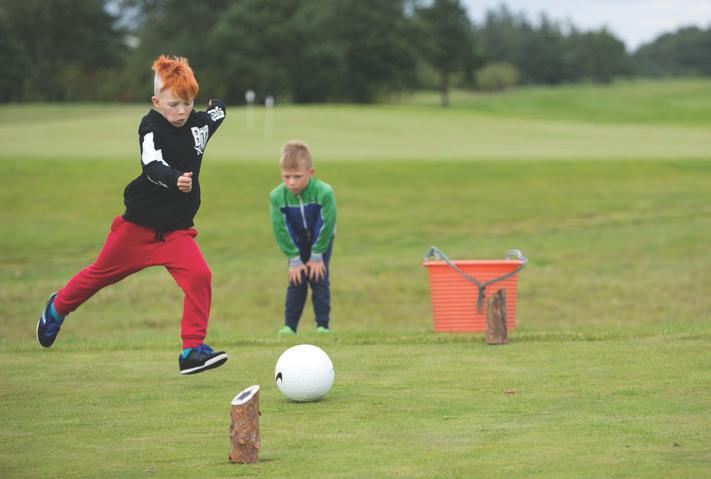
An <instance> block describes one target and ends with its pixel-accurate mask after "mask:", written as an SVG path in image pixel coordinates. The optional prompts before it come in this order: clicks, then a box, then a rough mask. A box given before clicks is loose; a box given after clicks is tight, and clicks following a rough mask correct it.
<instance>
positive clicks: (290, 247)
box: [269, 190, 302, 266]
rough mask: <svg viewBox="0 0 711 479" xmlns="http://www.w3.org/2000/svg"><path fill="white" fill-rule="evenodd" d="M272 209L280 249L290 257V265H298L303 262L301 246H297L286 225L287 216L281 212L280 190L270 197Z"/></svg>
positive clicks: (273, 225)
mask: <svg viewBox="0 0 711 479" xmlns="http://www.w3.org/2000/svg"><path fill="white" fill-rule="evenodd" d="M269 203H270V211H271V217H272V230H273V231H274V238H275V239H276V242H277V246H279V249H280V250H281V251H282V252H283V253H284V254H285V255H286V256H287V257H288V258H289V265H290V266H298V265H299V264H301V263H302V261H301V258H300V255H299V248H297V247H296V245H295V244H294V242H293V241H292V239H291V235H290V234H289V230H288V229H287V226H286V218H285V217H284V214H283V213H282V212H281V203H280V201H279V194H278V190H274V191H272V193H271V195H270V197H269Z"/></svg>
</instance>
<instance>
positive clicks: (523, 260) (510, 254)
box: [424, 246, 528, 313]
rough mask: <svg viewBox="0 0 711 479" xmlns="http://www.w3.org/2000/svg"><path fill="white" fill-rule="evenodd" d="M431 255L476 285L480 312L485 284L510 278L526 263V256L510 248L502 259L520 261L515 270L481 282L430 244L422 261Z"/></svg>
mask: <svg viewBox="0 0 711 479" xmlns="http://www.w3.org/2000/svg"><path fill="white" fill-rule="evenodd" d="M433 256H434V257H435V259H437V260H442V261H444V262H445V263H447V264H448V265H449V266H450V267H451V268H452V269H454V270H455V271H456V272H458V273H459V274H461V275H462V276H463V277H464V279H466V280H467V281H469V282H470V283H473V284H474V285H475V286H476V287H477V289H478V290H479V294H478V296H477V300H476V310H477V312H478V313H481V311H482V309H483V307H484V292H485V290H486V287H487V286H489V285H490V284H493V283H496V282H497V281H502V280H504V279H506V278H510V277H511V276H513V275H515V274H518V273H519V272H520V271H521V270H523V268H525V267H526V264H528V258H526V257H525V256H524V255H523V254H522V253H521V251H520V250H517V249H510V250H508V251H507V252H506V254H505V255H504V259H510V258H515V259H517V260H519V261H521V266H519V267H518V268H516V269H515V270H513V271H511V272H510V273H506V274H504V275H502V276H499V277H497V278H494V279H490V280H489V281H484V282H483V283H482V282H481V281H479V280H478V279H476V278H474V277H473V276H471V275H469V274H467V273H465V272H464V271H462V270H461V269H459V268H458V267H457V265H456V264H454V263H452V261H450V259H449V258H448V257H447V255H446V254H444V252H443V251H442V250H441V249H439V248H437V247H435V246H432V247H431V248H430V249H429V250H427V253H425V258H424V261H427V260H428V259H429V258H431V257H433Z"/></svg>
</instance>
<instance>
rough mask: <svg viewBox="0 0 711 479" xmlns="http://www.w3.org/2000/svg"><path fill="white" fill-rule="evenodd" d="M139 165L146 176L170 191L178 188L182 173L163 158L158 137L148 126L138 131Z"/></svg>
mask: <svg viewBox="0 0 711 479" xmlns="http://www.w3.org/2000/svg"><path fill="white" fill-rule="evenodd" d="M139 135H140V139H139V142H140V144H141V167H142V168H143V173H145V175H146V178H148V179H149V180H150V181H151V182H153V183H155V184H156V185H160V186H162V187H163V188H166V189H168V190H171V191H179V190H178V178H180V176H181V175H182V174H183V173H182V172H181V171H178V170H176V169H173V168H172V167H171V166H170V165H168V163H166V162H165V160H164V159H163V150H162V149H161V144H160V138H158V136H157V134H156V133H155V130H154V129H152V128H151V127H150V126H149V127H148V128H146V129H145V130H141V132H140V134H139Z"/></svg>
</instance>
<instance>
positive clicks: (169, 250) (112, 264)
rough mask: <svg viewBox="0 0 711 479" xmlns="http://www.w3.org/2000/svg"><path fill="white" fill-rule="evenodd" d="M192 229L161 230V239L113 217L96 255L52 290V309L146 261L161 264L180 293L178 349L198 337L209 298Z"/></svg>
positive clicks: (207, 275) (75, 303)
mask: <svg viewBox="0 0 711 479" xmlns="http://www.w3.org/2000/svg"><path fill="white" fill-rule="evenodd" d="M196 235H197V231H196V230H195V229H193V228H190V229H184V230H177V231H171V232H169V233H165V234H164V236H163V241H161V240H160V239H157V238H156V237H155V232H154V231H153V230H151V229H149V228H144V227H143V226H139V225H136V224H134V223H131V222H129V221H126V220H124V219H123V218H122V217H121V216H117V217H116V218H115V219H114V221H113V223H111V232H110V233H109V235H108V237H107V238H106V242H105V243H104V246H103V248H102V249H101V252H100V253H99V256H98V257H97V258H96V260H95V261H94V262H93V263H92V264H90V265H89V266H87V267H86V268H84V269H83V270H81V271H79V272H78V273H77V274H76V275H75V276H74V277H73V278H72V279H70V280H69V282H68V283H67V284H66V286H64V288H62V289H61V290H60V291H59V293H58V294H57V298H56V299H55V300H54V308H55V309H56V310H57V312H58V313H59V314H61V315H63V316H65V315H67V314H69V313H71V312H72V311H74V310H75V309H77V308H78V307H79V306H81V305H82V304H83V303H84V301H86V300H87V299H89V298H91V297H92V296H93V295H94V293H96V292H97V291H99V290H100V289H101V288H103V287H104V286H108V285H110V284H113V283H116V282H118V281H121V280H122V279H123V278H125V277H126V276H128V275H130V274H133V273H136V272H137V271H140V270H142V269H143V268H146V267H148V266H165V268H166V269H167V270H168V271H169V272H170V274H171V275H172V276H173V279H175V282H176V283H178V286H180V288H181V289H182V290H183V292H184V293H185V299H184V301H183V318H182V322H181V337H182V339H183V348H192V347H195V346H197V345H199V344H201V343H202V342H203V340H204V339H205V335H206V334H207V322H208V319H209V317H210V301H211V299H212V285H211V282H212V272H211V271H210V268H209V267H208V266H207V263H205V259H204V258H203V256H202V253H200V249H198V247H197V244H195V240H194V239H193V238H195V236H196Z"/></svg>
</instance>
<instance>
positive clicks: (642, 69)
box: [633, 27, 711, 76]
mask: <svg viewBox="0 0 711 479" xmlns="http://www.w3.org/2000/svg"><path fill="white" fill-rule="evenodd" d="M633 66H634V70H635V72H636V73H638V74H642V75H652V76H662V75H707V76H708V75H711V27H709V28H707V29H705V30H702V29H700V28H697V27H685V28H680V29H678V30H676V31H675V32H670V33H666V34H663V35H660V36H659V37H658V38H657V39H656V40H654V41H653V42H651V43H648V44H646V45H643V46H641V47H640V48H639V49H638V50H637V51H636V52H635V53H634V56H633Z"/></svg>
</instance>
